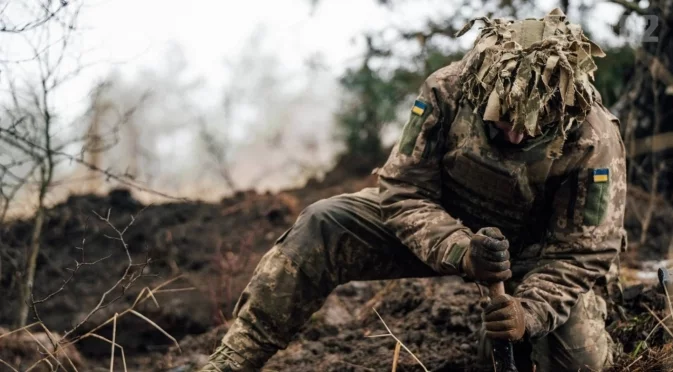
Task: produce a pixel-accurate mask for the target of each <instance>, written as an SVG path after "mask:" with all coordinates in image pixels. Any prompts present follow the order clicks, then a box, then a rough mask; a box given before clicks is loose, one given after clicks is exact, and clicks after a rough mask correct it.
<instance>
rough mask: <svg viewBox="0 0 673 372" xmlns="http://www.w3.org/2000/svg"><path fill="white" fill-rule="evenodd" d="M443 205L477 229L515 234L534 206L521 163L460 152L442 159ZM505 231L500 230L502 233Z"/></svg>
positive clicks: (467, 151)
mask: <svg viewBox="0 0 673 372" xmlns="http://www.w3.org/2000/svg"><path fill="white" fill-rule="evenodd" d="M444 160H445V169H446V179H445V181H446V182H445V185H446V190H445V193H444V194H445V195H446V198H445V203H446V204H447V210H448V211H449V212H451V211H450V209H455V210H456V213H457V214H461V215H462V216H456V217H459V218H461V219H463V220H465V221H474V224H475V225H477V226H470V228H480V227H485V226H495V227H500V228H501V229H503V230H506V231H509V232H510V233H514V234H518V233H519V232H520V229H521V228H522V227H523V226H524V224H525V223H526V222H527V219H528V216H529V213H530V211H531V209H532V207H533V202H534V193H533V191H532V190H531V187H530V185H529V182H528V176H527V173H526V167H525V165H524V164H523V163H520V162H515V161H510V160H502V159H498V160H495V159H492V158H489V157H487V156H481V154H477V153H475V152H473V151H469V150H463V151H457V152H456V153H454V154H452V155H449V156H447V157H445V159H444ZM504 232H505V231H503V233H504Z"/></svg>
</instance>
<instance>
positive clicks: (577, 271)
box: [515, 108, 626, 337]
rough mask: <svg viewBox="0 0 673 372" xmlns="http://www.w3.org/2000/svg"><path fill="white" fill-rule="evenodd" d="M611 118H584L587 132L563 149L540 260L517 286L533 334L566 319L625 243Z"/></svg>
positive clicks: (619, 157) (620, 171) (620, 148)
mask: <svg viewBox="0 0 673 372" xmlns="http://www.w3.org/2000/svg"><path fill="white" fill-rule="evenodd" d="M601 110H605V109H602V108H601ZM605 114H606V117H607V115H609V117H612V118H614V117H613V116H611V114H609V113H608V112H607V110H605ZM609 117H607V118H606V119H604V120H602V122H603V125H599V126H596V125H590V124H588V123H586V122H585V123H584V124H583V126H588V127H587V128H586V129H584V130H583V131H585V132H586V133H585V134H584V135H582V136H581V137H580V139H579V140H578V141H577V142H576V143H575V144H574V145H571V147H570V149H569V153H568V154H567V156H566V154H564V157H565V158H567V159H570V161H569V163H568V164H567V167H566V169H567V171H566V172H565V174H564V176H563V177H562V178H563V180H562V182H561V184H560V186H559V188H558V189H557V191H556V193H555V196H554V198H553V201H552V203H553V204H552V217H551V219H550V222H549V223H550V226H548V229H547V231H548V232H547V236H546V243H545V245H544V246H543V250H542V254H541V259H540V261H539V262H538V263H537V265H536V267H535V268H534V269H533V270H531V271H530V272H529V273H528V274H527V275H526V276H525V277H524V279H523V281H522V283H521V285H519V287H518V288H517V290H516V291H515V296H517V297H518V298H520V299H521V302H522V305H523V307H524V309H525V310H526V330H527V333H528V334H529V336H531V337H539V336H543V335H545V334H547V333H549V332H552V331H554V330H555V329H556V328H557V327H559V326H561V325H562V324H564V323H565V322H566V321H567V319H568V317H569V315H570V311H571V309H572V308H573V306H574V305H575V303H576V302H577V301H578V299H579V296H580V295H581V294H583V293H586V292H588V291H589V290H591V288H592V287H593V285H594V283H595V282H596V280H598V279H599V278H601V277H603V276H605V274H606V273H607V272H608V270H609V268H610V265H611V264H612V262H613V261H614V260H615V258H617V256H618V254H619V252H620V251H621V250H622V248H623V247H624V246H625V245H626V233H625V230H624V228H623V222H624V206H625V203H626V169H625V168H626V161H625V151H624V145H623V142H622V140H621V137H620V134H619V130H618V127H617V125H615V124H614V123H613V122H611V121H610V120H609ZM614 120H616V119H614Z"/></svg>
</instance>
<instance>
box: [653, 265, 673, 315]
mask: <svg viewBox="0 0 673 372" xmlns="http://www.w3.org/2000/svg"><path fill="white" fill-rule="evenodd" d="M657 276H658V277H659V284H661V287H662V288H663V290H664V295H665V296H666V304H667V306H668V311H670V315H671V316H672V317H673V291H671V288H673V281H671V277H670V274H669V273H668V269H666V268H663V267H662V268H659V270H658V271H657Z"/></svg>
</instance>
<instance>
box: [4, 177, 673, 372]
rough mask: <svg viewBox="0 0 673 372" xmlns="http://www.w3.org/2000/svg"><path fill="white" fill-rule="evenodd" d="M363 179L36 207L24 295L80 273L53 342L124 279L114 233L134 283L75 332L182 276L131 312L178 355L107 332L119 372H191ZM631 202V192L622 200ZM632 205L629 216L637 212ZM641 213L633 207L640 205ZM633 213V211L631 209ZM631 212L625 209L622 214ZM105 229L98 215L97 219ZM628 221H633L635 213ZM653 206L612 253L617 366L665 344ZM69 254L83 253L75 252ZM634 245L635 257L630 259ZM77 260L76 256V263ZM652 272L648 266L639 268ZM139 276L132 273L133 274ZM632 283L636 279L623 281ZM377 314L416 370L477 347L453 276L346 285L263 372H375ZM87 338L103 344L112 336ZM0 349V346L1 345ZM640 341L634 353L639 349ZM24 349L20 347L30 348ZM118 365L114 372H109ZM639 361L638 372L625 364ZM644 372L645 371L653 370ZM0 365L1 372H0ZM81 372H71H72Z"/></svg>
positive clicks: (18, 355)
mask: <svg viewBox="0 0 673 372" xmlns="http://www.w3.org/2000/svg"><path fill="white" fill-rule="evenodd" d="M373 184H374V178H373V177H371V176H370V177H348V176H347V175H345V174H343V173H339V172H334V173H332V174H330V175H329V176H328V177H327V179H326V180H325V181H324V182H310V183H309V184H308V185H307V186H306V187H304V188H301V189H296V190H288V191H285V192H282V193H279V194H258V193H254V192H241V193H238V194H236V195H235V196H233V197H231V198H227V199H224V200H222V201H221V202H220V203H217V204H206V203H197V202H193V203H169V204H162V205H154V206H143V205H140V204H139V203H137V202H136V201H135V200H133V198H132V197H131V196H130V194H128V193H127V192H125V191H115V192H113V193H111V194H110V195H108V196H104V197H100V196H92V195H87V196H73V197H71V198H70V199H68V201H67V202H65V203H63V204H61V205H58V206H56V207H55V208H53V209H51V210H49V212H48V214H47V220H46V223H45V230H44V235H43V240H42V253H41V255H40V257H39V260H38V274H37V277H36V284H35V295H36V298H38V299H39V298H41V297H43V296H46V295H47V294H49V293H52V292H53V291H56V290H58V289H59V288H60V287H61V286H62V284H63V280H64V279H66V278H68V276H69V275H70V271H68V268H73V267H74V266H75V260H78V261H79V262H82V261H85V262H92V261H95V260H98V259H101V258H105V257H107V258H105V259H103V260H102V261H101V262H99V263H97V264H96V265H91V266H83V267H82V268H81V269H80V270H79V271H78V272H77V273H76V275H75V277H74V279H73V280H72V281H71V282H69V283H68V285H67V286H66V288H65V289H64V290H63V291H62V292H61V293H59V294H58V295H57V296H55V297H54V298H52V299H50V300H49V301H47V302H45V303H44V304H41V305H40V306H38V311H39V314H40V317H41V319H42V321H43V322H44V323H45V324H46V325H47V326H48V327H49V329H51V330H53V331H55V332H58V333H63V332H65V331H67V330H69V329H70V328H71V327H72V326H73V325H74V324H76V323H78V322H79V321H80V320H82V319H84V318H85V317H86V314H87V313H88V312H89V311H90V310H91V309H92V308H93V307H94V306H95V304H96V303H97V301H98V300H99V299H100V296H101V294H102V293H103V292H105V290H106V289H107V288H109V287H110V286H111V285H112V284H113V283H114V282H115V281H117V280H118V279H119V278H120V277H121V275H122V274H123V272H124V270H125V268H126V267H127V266H128V264H129V261H128V258H127V256H126V252H125V250H124V248H123V245H122V242H121V241H120V240H119V239H115V238H116V237H118V236H117V235H115V234H116V231H115V230H114V229H113V228H112V227H111V226H110V225H112V226H115V227H116V228H117V229H119V230H122V229H123V228H124V227H126V226H128V225H129V223H130V222H131V221H132V219H131V216H135V219H134V220H133V224H131V225H130V226H129V227H128V229H127V230H126V232H125V233H124V235H123V239H124V242H125V243H126V244H127V245H128V248H129V252H130V254H131V256H132V258H133V264H134V265H136V264H142V263H145V262H147V259H148V258H149V259H150V261H151V262H150V265H149V266H147V267H144V266H141V265H138V266H133V269H134V270H141V269H142V274H143V276H141V277H140V278H139V279H138V280H137V281H136V282H135V284H134V286H133V287H131V288H130V289H129V290H128V291H125V292H122V291H121V290H119V289H118V290H116V291H113V293H111V294H110V296H109V299H114V298H117V297H119V299H118V300H117V301H115V302H113V303H111V304H110V305H109V306H106V307H105V308H103V309H102V310H101V311H99V312H97V313H96V314H94V315H93V316H92V317H91V318H90V319H89V320H88V321H87V322H86V323H85V324H84V325H83V326H82V328H81V331H87V330H91V329H93V328H94V327H95V326H96V325H98V324H100V323H102V322H103V321H105V320H106V319H108V318H109V317H111V316H112V315H113V314H114V313H115V312H116V313H121V312H122V311H124V310H125V309H127V308H128V307H129V306H130V304H131V303H132V302H133V300H134V298H135V297H136V295H137V294H138V292H139V291H140V290H141V288H143V287H144V286H150V287H152V286H154V285H157V284H158V283H161V282H163V281H166V280H168V279H170V278H174V277H176V276H179V275H182V277H181V278H180V279H178V280H177V281H175V282H173V283H172V284H171V285H170V286H169V287H167V288H172V289H176V288H177V289H180V288H187V287H192V288H194V289H193V290H189V291H177V292H171V291H169V292H164V293H159V294H157V295H156V299H157V301H158V303H159V305H160V306H159V307H157V306H156V305H155V304H154V303H153V301H146V302H144V303H143V304H142V305H140V306H139V307H137V310H138V311H139V312H140V313H142V314H144V315H145V316H147V317H148V318H150V319H152V320H153V321H154V322H156V324H157V325H158V326H160V327H162V328H163V329H164V330H166V331H167V332H168V333H170V334H171V335H172V336H173V337H175V338H176V339H177V340H178V341H179V342H180V345H181V351H179V350H177V348H175V347H174V346H171V341H170V340H169V339H168V338H167V337H165V336H164V335H163V334H161V333H160V332H159V331H157V330H156V329H155V328H154V327H153V326H152V325H150V324H148V323H147V322H145V321H144V320H142V319H140V318H138V317H135V316H124V317H122V318H121V319H120V320H119V321H118V323H117V334H116V341H117V343H119V344H120V345H122V346H123V347H124V350H125V356H126V359H127V363H128V365H129V369H130V370H147V371H155V370H156V371H160V370H173V371H175V372H177V371H187V370H188V368H187V367H189V366H193V365H197V364H201V363H203V361H204V359H205V358H206V356H207V354H208V353H210V352H211V351H212V350H213V349H214V347H215V346H216V344H217V343H218V341H219V338H220V337H221V336H222V334H223V333H224V332H225V331H226V328H227V325H226V321H227V319H229V317H230V314H231V310H232V308H233V305H234V303H235V301H236V299H237V297H238V294H239V293H240V291H241V290H242V289H243V286H244V285H245V284H246V283H247V280H248V279H249V277H250V275H251V273H252V270H253V269H254V267H255V266H256V264H257V262H258V261H259V258H260V257H261V255H263V254H264V253H265V252H266V251H267V250H268V249H269V248H270V247H271V245H272V244H273V242H274V240H275V239H276V238H277V237H278V236H279V235H280V234H281V233H282V232H283V231H284V230H285V229H287V228H288V227H289V226H290V225H291V223H292V222H293V221H294V220H295V218H296V217H297V215H298V213H299V212H300V211H301V210H302V209H303V208H304V207H305V206H307V205H309V204H310V203H312V202H314V201H317V200H319V199H321V198H325V197H329V196H332V195H336V194H339V193H343V192H353V191H357V190H359V189H361V188H363V187H365V186H369V185H373ZM632 197H633V198H636V199H634V200H636V201H635V203H638V204H636V205H642V203H644V202H642V201H638V200H639V199H637V197H639V194H635V196H633V195H632ZM639 208H640V207H639ZM643 208H644V207H643ZM640 209H642V208H640ZM634 210H635V209H634ZM108 211H109V216H110V219H109V224H108V223H107V222H106V221H104V220H101V219H100V218H99V217H97V215H96V214H98V215H100V216H103V217H105V216H107V215H108ZM639 213H640V212H639ZM668 213H669V212H666V211H665V210H664V209H658V210H657V211H656V213H655V214H654V218H653V220H652V222H651V224H650V225H651V226H650V229H651V230H650V234H648V235H647V239H645V241H644V243H643V244H640V240H639V238H640V231H639V229H640V228H641V226H642V224H641V221H642V218H641V217H640V215H641V214H634V213H631V214H630V215H629V217H628V218H627V228H628V229H629V232H630V239H631V241H632V242H638V243H639V244H638V245H637V246H636V245H634V246H633V247H632V248H633V249H632V250H631V252H629V253H628V254H626V255H625V257H624V258H625V262H626V266H627V267H631V268H632V270H631V271H629V272H630V273H632V275H631V276H630V277H629V278H630V279H629V280H630V282H628V283H627V285H626V288H625V291H624V293H625V295H624V298H623V300H622V309H621V310H619V309H618V308H616V307H615V308H614V309H613V310H614V311H613V312H612V314H611V317H610V319H609V323H610V331H611V333H612V334H613V335H614V337H615V338H616V339H618V340H619V341H621V342H622V343H623V345H624V350H625V351H626V352H628V353H631V354H632V355H633V356H634V358H631V359H628V358H624V359H623V361H621V363H622V364H623V366H626V365H628V364H625V363H627V362H628V363H631V361H632V360H635V359H637V358H638V357H640V359H639V360H638V361H637V362H636V364H634V365H633V366H632V368H635V366H638V365H644V364H643V363H653V362H657V361H658V362H660V361H661V358H657V357H655V354H653V353H652V352H650V351H649V350H655V349H656V348H658V347H668V348H669V350H670V348H671V346H670V345H671V344H670V339H669V341H668V345H669V346H663V345H665V344H666V340H667V339H666V338H665V334H664V330H663V328H662V327H656V324H657V321H656V319H655V318H654V317H653V316H652V315H651V314H650V312H649V311H650V310H649V309H651V310H652V311H653V312H654V313H655V314H656V315H657V316H659V317H660V318H661V317H663V316H665V315H664V310H663V309H664V305H665V302H664V297H663V295H661V294H660V293H658V292H657V290H656V288H655V287H654V286H653V285H652V282H648V283H646V284H640V283H639V280H640V279H639V278H640V276H639V274H638V273H639V271H638V270H640V269H648V270H649V268H648V266H647V265H644V266H643V262H644V261H643V260H644V259H647V260H660V259H662V258H663V257H664V255H665V253H666V251H667V247H668V245H667V244H668V242H667V237H668V239H670V237H669V234H670V226H671V222H670V221H671V219H670V217H669V215H668ZM31 227H32V222H31V221H30V220H26V221H15V222H12V223H10V224H7V225H5V226H2V227H0V252H1V253H2V256H1V257H2V271H1V273H0V288H1V289H2V296H3V306H2V307H0V326H5V327H7V326H9V325H10V324H11V323H12V321H13V319H14V314H15V313H16V309H17V299H16V293H17V288H18V287H17V286H18V284H19V283H18V280H17V276H16V275H15V273H16V268H13V267H12V265H15V264H16V262H20V260H21V254H22V253H21V252H22V251H23V249H24V247H25V246H26V244H27V242H28V241H29V237H30V233H31ZM80 248H83V250H82V249H80ZM636 248H637V249H636ZM82 254H83V255H84V256H82ZM650 262H651V261H650ZM139 272H140V271H139ZM634 273H635V274H634ZM372 308H376V309H377V310H378V312H379V313H380V315H381V317H382V318H383V320H384V321H385V322H386V324H387V325H388V326H389V327H390V329H391V331H392V332H393V333H394V334H395V335H396V336H398V337H399V338H400V339H401V340H402V341H403V342H404V344H405V345H406V346H407V347H409V349H411V350H412V351H413V352H414V353H415V355H416V356H417V357H418V358H419V359H420V360H421V361H422V362H423V363H424V364H425V366H426V367H427V368H428V369H429V370H437V371H454V370H470V369H472V366H473V365H474V363H475V360H476V359H475V354H476V350H477V335H476V330H477V329H478V327H479V324H480V307H479V292H478V290H477V287H476V286H475V285H474V284H465V283H463V282H462V280H460V279H457V278H436V279H413V280H400V281H393V282H367V283H363V282H357V283H349V284H347V285H344V286H341V287H339V288H338V289H337V290H336V291H335V293H333V294H332V295H331V296H330V297H329V299H328V301H327V304H326V305H325V306H324V307H323V308H322V309H321V310H320V312H318V313H317V314H316V315H315V316H314V317H313V318H312V320H311V321H310V322H309V324H307V325H306V327H305V328H304V330H303V331H302V332H301V333H300V334H299V335H297V337H296V341H295V342H293V343H292V344H291V346H290V347H289V348H288V349H287V350H285V351H282V352H280V353H278V354H277V355H276V356H275V357H274V358H273V359H272V360H271V361H270V363H269V365H268V368H267V369H268V370H269V371H273V370H275V371H286V370H292V371H297V372H299V371H380V370H388V369H389V368H390V367H391V363H392V358H393V349H394V346H395V341H394V340H393V339H392V338H391V337H367V336H372V335H379V334H382V333H385V327H384V325H383V323H382V322H381V320H380V319H379V318H378V317H377V316H376V314H375V313H374V312H373V311H372ZM97 333H99V334H100V335H102V336H104V337H111V335H112V331H111V327H105V328H103V329H101V330H99V331H98V332H97ZM0 340H1V339H0ZM645 340H646V343H643V341H645ZM76 346H77V349H78V351H79V353H81V356H82V360H81V361H80V362H81V363H82V364H83V365H85V366H86V367H85V368H83V370H92V371H94V370H97V369H100V370H108V368H109V357H110V346H109V345H108V344H106V343H104V342H103V341H99V340H96V339H87V340H85V341H82V342H80V343H78V344H77V345H76ZM29 349H30V348H29ZM8 350H9V349H8V348H3V349H2V350H0V358H2V359H3V360H6V361H11V363H14V364H13V365H14V366H15V367H16V368H17V369H18V370H22V368H24V369H25V368H26V367H27V366H28V365H29V364H31V363H32V362H31V358H32V359H33V361H34V358H35V357H36V353H35V351H34V349H30V352H29V351H25V352H19V351H16V350H15V351H11V352H10V351H8ZM119 359H120V358H119V356H118V357H117V363H116V364H115V365H116V367H117V368H116V369H119V370H122V365H121V362H120V361H119ZM638 363H640V364H638ZM648 366H649V369H652V370H656V368H654V367H652V365H648ZM3 368H4V367H3V366H2V364H0V371H2V370H3ZM80 370H82V369H80ZM420 370H422V369H421V367H419V366H418V364H417V363H416V361H415V360H414V359H413V358H412V357H411V356H409V355H408V354H407V353H405V352H404V351H403V352H402V356H401V358H400V367H399V368H398V371H420Z"/></svg>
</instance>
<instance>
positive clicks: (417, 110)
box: [411, 100, 428, 116]
mask: <svg viewBox="0 0 673 372" xmlns="http://www.w3.org/2000/svg"><path fill="white" fill-rule="evenodd" d="M427 108H428V105H427V104H426V103H425V102H423V101H419V100H416V102H414V107H413V108H412V109H411V112H413V113H414V114H416V115H418V116H423V114H424V113H425V110H426V109H427Z"/></svg>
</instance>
